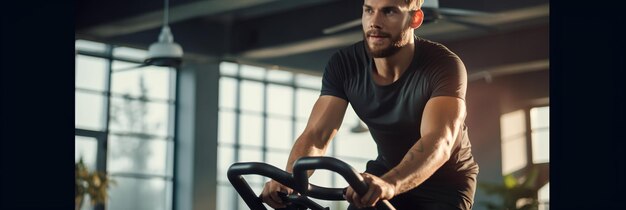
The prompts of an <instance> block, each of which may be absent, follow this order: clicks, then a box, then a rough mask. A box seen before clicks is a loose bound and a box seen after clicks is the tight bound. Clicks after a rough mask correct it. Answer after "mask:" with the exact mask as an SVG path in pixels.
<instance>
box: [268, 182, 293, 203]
mask: <svg viewBox="0 0 626 210" xmlns="http://www.w3.org/2000/svg"><path fill="white" fill-rule="evenodd" d="M277 192H284V193H286V194H287V195H290V194H291V193H293V190H292V189H291V188H289V187H287V186H284V185H282V184H280V183H278V182H277V181H274V180H270V181H268V182H267V183H265V187H263V192H261V199H263V202H265V203H267V205H269V206H270V207H272V208H274V209H278V208H285V207H287V206H286V203H283V200H281V199H280V197H278V193H277Z"/></svg>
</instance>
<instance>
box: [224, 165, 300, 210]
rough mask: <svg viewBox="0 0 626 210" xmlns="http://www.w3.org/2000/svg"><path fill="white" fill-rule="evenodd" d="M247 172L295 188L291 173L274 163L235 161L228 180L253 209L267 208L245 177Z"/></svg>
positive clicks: (264, 209) (261, 209) (228, 174)
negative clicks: (275, 165)
mask: <svg viewBox="0 0 626 210" xmlns="http://www.w3.org/2000/svg"><path fill="white" fill-rule="evenodd" d="M246 174H257V175H262V176H266V177H269V178H272V179H273V180H276V181H278V182H280V183H281V184H283V185H285V186H287V187H290V188H293V187H294V181H293V177H291V174H289V173H287V172H286V171H283V170H281V169H278V168H276V167H274V166H272V165H269V164H266V163H258V162H249V163H234V164H233V165H231V166H230V168H228V172H227V176H228V181H230V183H231V184H232V185H233V187H234V188H235V190H237V193H239V195H240V196H241V198H242V199H243V200H244V201H245V202H246V204H247V205H248V207H250V209H251V210H267V208H265V206H263V201H262V200H261V198H259V197H258V196H257V195H256V194H255V193H254V191H253V190H252V188H250V185H248V183H247V182H246V180H245V179H244V178H243V175H246Z"/></svg>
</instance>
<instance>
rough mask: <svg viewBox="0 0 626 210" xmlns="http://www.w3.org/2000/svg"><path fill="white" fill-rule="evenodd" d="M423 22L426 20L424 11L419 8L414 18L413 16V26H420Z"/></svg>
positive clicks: (414, 27)
mask: <svg viewBox="0 0 626 210" xmlns="http://www.w3.org/2000/svg"><path fill="white" fill-rule="evenodd" d="M422 22H424V11H422V9H419V10H417V11H415V13H413V18H411V28H413V29H416V28H419V27H420V26H421V25H422Z"/></svg>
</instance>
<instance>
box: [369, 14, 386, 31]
mask: <svg viewBox="0 0 626 210" xmlns="http://www.w3.org/2000/svg"><path fill="white" fill-rule="evenodd" d="M382 23H383V18H382V15H381V14H380V12H374V14H372V16H371V17H370V24H369V27H370V28H375V29H381V28H382Z"/></svg>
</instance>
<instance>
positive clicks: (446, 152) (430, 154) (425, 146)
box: [381, 135, 452, 195]
mask: <svg viewBox="0 0 626 210" xmlns="http://www.w3.org/2000/svg"><path fill="white" fill-rule="evenodd" d="M451 146H452V140H449V139H444V138H441V137H439V136H435V135H431V136H423V137H422V138H421V139H420V140H418V141H417V143H415V145H413V147H411V148H410V149H409V151H408V152H407V154H406V155H405V156H404V158H403V159H402V161H401V162H400V163H399V164H398V165H397V166H396V167H394V168H392V169H391V170H390V171H389V172H387V173H386V174H384V175H383V176H382V177H381V178H382V179H383V180H385V181H387V182H389V183H391V184H392V185H394V186H395V190H396V192H395V194H396V195H397V194H400V193H404V192H406V191H409V190H411V189H413V188H415V187H417V186H418V185H420V184H422V183H423V182H424V181H425V180H426V179H428V177H430V176H431V175H433V173H435V171H437V169H439V167H441V166H442V165H443V164H444V163H445V162H446V161H448V159H449V158H450V147H451Z"/></svg>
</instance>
